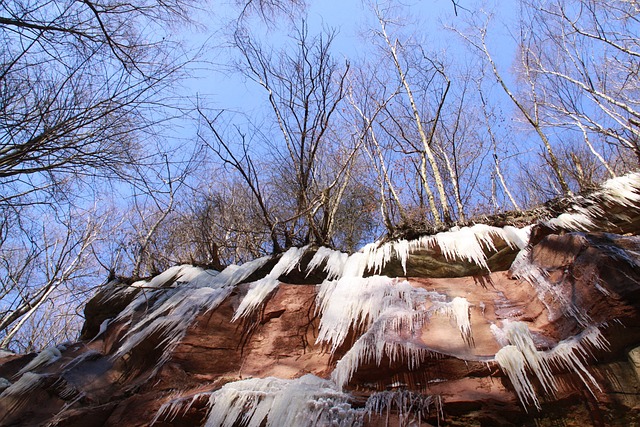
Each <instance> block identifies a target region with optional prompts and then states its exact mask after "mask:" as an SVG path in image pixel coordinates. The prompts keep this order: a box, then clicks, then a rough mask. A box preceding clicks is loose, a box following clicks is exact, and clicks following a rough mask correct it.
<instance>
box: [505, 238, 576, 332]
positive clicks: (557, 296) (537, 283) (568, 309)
mask: <svg viewBox="0 0 640 427" xmlns="http://www.w3.org/2000/svg"><path fill="white" fill-rule="evenodd" d="M511 273H512V274H513V276H514V277H516V278H518V279H520V280H525V281H527V282H529V283H530V284H531V286H533V288H534V289H535V290H536V292H537V293H538V298H539V299H540V301H542V303H543V304H544V305H545V307H546V308H547V312H548V317H549V320H551V321H553V320H556V319H558V318H559V317H560V316H562V315H564V314H566V315H569V316H571V317H573V318H574V319H576V320H577V321H578V322H579V323H581V324H582V325H583V326H587V325H588V323H589V318H588V316H587V315H586V314H585V313H584V311H583V310H581V309H580V308H579V307H577V306H576V305H575V304H574V303H573V302H572V301H571V300H570V299H569V298H567V297H566V296H565V295H564V294H563V287H562V286H555V284H553V283H551V282H550V281H549V279H548V277H547V272H546V271H544V270H543V269H541V268H540V267H537V266H536V265H534V264H533V263H532V262H531V249H530V248H525V249H523V250H521V251H520V252H519V253H518V255H517V256H516V259H515V260H514V261H513V263H512V264H511ZM547 297H549V298H551V299H552V300H553V301H555V302H557V304H549V303H548V302H547ZM556 307H559V308H560V309H557V308H556Z"/></svg>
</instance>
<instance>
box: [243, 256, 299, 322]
mask: <svg viewBox="0 0 640 427" xmlns="http://www.w3.org/2000/svg"><path fill="white" fill-rule="evenodd" d="M308 248H309V246H304V247H302V248H291V249H289V250H288V251H287V252H285V253H284V254H283V255H282V256H281V257H280V259H279V260H278V263H277V264H276V265H275V266H274V267H273V269H272V270H271V271H270V272H269V274H267V275H266V276H265V277H263V278H262V279H260V280H258V281H255V282H253V283H251V285H250V287H249V291H248V292H247V294H246V295H245V296H244V298H243V299H242V301H241V302H240V306H238V309H237V310H236V312H235V314H234V315H233V319H232V320H231V321H232V322H235V321H236V320H238V319H240V318H242V317H245V316H247V315H249V314H250V313H251V312H252V311H253V310H255V308H256V307H258V306H259V305H260V304H262V302H263V301H264V299H265V298H266V297H267V296H269V294H270V293H271V292H273V290H274V289H275V288H276V287H277V286H278V284H279V283H280V282H279V281H278V278H279V277H280V276H282V275H285V274H287V273H289V272H291V270H293V269H294V268H295V267H296V266H297V265H298V263H299V262H300V259H301V258H302V256H303V255H304V253H305V252H306V251H307V249H308Z"/></svg>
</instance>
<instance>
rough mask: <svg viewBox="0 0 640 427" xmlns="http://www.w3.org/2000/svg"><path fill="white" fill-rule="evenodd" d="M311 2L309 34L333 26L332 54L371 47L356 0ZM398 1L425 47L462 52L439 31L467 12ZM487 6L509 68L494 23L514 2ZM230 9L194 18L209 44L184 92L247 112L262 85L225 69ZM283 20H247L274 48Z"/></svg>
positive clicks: (368, 23) (370, 18) (442, 2)
mask: <svg viewBox="0 0 640 427" xmlns="http://www.w3.org/2000/svg"><path fill="white" fill-rule="evenodd" d="M310 3H311V4H310V6H309V7H308V9H307V19H308V24H309V29H310V34H315V33H319V32H320V31H321V30H322V28H323V27H325V28H333V29H336V30H337V31H338V35H337V37H336V39H335V42H334V44H333V51H334V54H335V55H336V56H338V57H340V56H343V57H345V58H347V59H349V60H352V61H355V60H357V58H358V57H360V56H362V55H366V54H367V52H368V51H370V48H371V46H370V43H369V42H368V41H367V40H366V32H367V28H377V27H376V25H377V23H376V22H375V17H374V15H373V13H372V12H371V11H370V10H368V9H367V8H366V6H365V5H363V2H362V1H361V0H346V1H345V0H322V1H316V2H310ZM398 3H399V2H398ZM459 3H460V4H461V6H462V7H466V8H467V9H468V10H471V11H477V10H478V8H479V7H480V6H478V4H480V3H482V2H476V1H466V2H465V1H464V0H462V1H459ZM403 4H404V5H405V7H404V10H405V11H406V12H408V15H409V16H410V19H411V20H412V21H414V22H413V23H412V25H411V26H410V28H411V29H412V31H415V32H416V33H419V34H420V35H421V36H422V37H426V39H427V40H428V43H429V45H430V46H429V48H430V49H437V50H443V49H446V50H447V51H449V52H451V53H453V54H454V55H464V54H465V52H464V51H463V49H462V48H461V41H460V40H459V39H458V37H457V36H456V35H455V34H453V33H452V32H451V31H448V30H446V29H444V28H443V25H444V24H447V23H453V24H460V23H462V20H463V19H464V18H463V15H464V14H466V13H468V12H465V11H464V10H462V9H459V10H458V12H459V15H460V16H458V17H456V16H455V15H454V8H453V4H452V2H451V1H450V0H431V1H413V2H403ZM509 5H510V6H509ZM490 7H491V6H490ZM492 8H493V10H494V11H496V12H497V13H499V16H498V19H497V21H498V24H497V25H494V28H493V30H494V31H495V34H496V37H494V38H493V40H492V42H493V43H492V46H493V47H494V48H495V50H496V52H495V53H496V56H497V57H498V59H499V60H500V62H501V63H502V65H503V66H505V67H509V66H510V62H511V60H510V59H509V58H510V57H511V55H512V52H513V47H512V46H511V45H510V43H509V40H508V37H505V34H504V33H503V31H502V30H501V25H500V24H499V22H500V21H501V20H504V19H510V17H512V16H513V13H514V11H513V4H512V2H508V4H507V5H504V4H502V5H494V6H493V7H492ZM235 13H237V12H236V10H235V9H233V8H230V7H229V8H218V9H216V10H215V12H214V13H213V14H211V15H206V16H205V15H202V16H201V17H200V18H199V19H200V21H202V22H206V28H204V27H203V28H201V29H200V30H199V31H196V32H195V33H191V34H189V35H188V38H189V40H190V41H191V43H192V44H193V45H194V48H199V45H200V44H202V43H204V42H205V41H206V42H207V44H208V45H209V50H208V53H207V54H205V55H204V57H203V58H202V59H203V60H204V61H205V63H204V64H202V65H198V68H199V69H198V70H197V71H196V73H195V74H196V75H197V77H196V78H195V79H193V80H192V81H191V82H190V83H189V90H190V91H192V92H193V93H194V94H195V93H198V94H199V95H200V96H202V97H205V98H206V99H208V100H209V105H210V106H212V107H215V108H223V109H229V110H237V111H242V112H243V113H251V112H253V111H254V110H255V109H256V108H260V106H261V105H262V104H263V102H264V100H265V98H264V93H262V90H261V88H259V87H257V85H255V84H254V83H252V82H246V81H245V79H244V78H243V77H242V76H240V75H239V73H233V72H231V71H229V70H225V66H226V65H228V63H229V62H230V61H231V59H232V57H233V55H234V53H233V50H232V49H229V48H226V47H225V44H224V37H225V35H224V32H225V30H224V28H225V26H226V25H227V23H228V22H229V21H230V20H232V19H233V17H234V16H235V15H234V14H235ZM284 22H285V19H281V20H279V21H278V24H277V26H278V27H277V28H269V29H266V28H265V27H264V25H261V23H260V21H259V20H258V19H253V20H251V24H252V29H253V30H254V31H255V30H259V31H258V32H260V34H262V36H263V37H264V40H263V41H264V42H265V43H268V44H269V45H272V46H273V47H274V48H276V49H277V47H278V46H279V44H281V43H282V42H283V41H284V40H285V39H286V37H287V33H288V27H287V24H284ZM501 33H503V34H501ZM209 61H210V62H209Z"/></svg>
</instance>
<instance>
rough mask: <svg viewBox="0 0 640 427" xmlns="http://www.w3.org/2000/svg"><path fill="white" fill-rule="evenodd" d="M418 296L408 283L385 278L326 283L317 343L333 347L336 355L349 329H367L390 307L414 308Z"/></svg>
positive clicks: (322, 287) (322, 290)
mask: <svg viewBox="0 0 640 427" xmlns="http://www.w3.org/2000/svg"><path fill="white" fill-rule="evenodd" d="M419 293H420V291H418V290H417V289H416V288H414V287H412V286H411V285H410V284H409V283H408V282H407V281H399V280H398V279H390V278H389V277H386V276H372V277H367V278H357V277H345V278H342V279H340V280H338V281H336V282H331V281H325V282H323V283H322V284H321V285H320V289H319V291H318V303H317V307H318V309H319V311H320V313H321V314H322V316H321V318H320V326H319V332H318V338H317V340H316V342H327V343H331V351H332V352H334V351H335V350H336V349H337V348H338V347H339V346H340V345H341V344H342V343H343V342H344V339H345V338H346V336H347V334H348V333H349V330H350V329H352V328H353V329H362V328H368V327H369V326H370V324H371V323H372V322H373V321H375V320H376V319H377V318H378V317H379V316H380V313H382V312H383V311H384V310H386V309H387V308H389V307H391V306H403V307H413V306H415V304H416V300H415V299H416V297H417V294H419Z"/></svg>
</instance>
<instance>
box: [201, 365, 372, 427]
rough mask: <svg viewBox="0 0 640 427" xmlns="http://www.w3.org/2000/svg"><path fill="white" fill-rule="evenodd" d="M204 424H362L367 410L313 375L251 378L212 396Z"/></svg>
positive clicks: (258, 426) (344, 426) (208, 426)
mask: <svg viewBox="0 0 640 427" xmlns="http://www.w3.org/2000/svg"><path fill="white" fill-rule="evenodd" d="M209 406H210V408H211V409H210V411H209V414H208V417H207V420H206V423H205V427H232V426H234V425H243V426H245V427H261V426H264V427H283V426H329V425H331V426H338V427H351V426H360V425H362V420H363V416H364V411H363V410H362V409H354V408H352V407H351V405H350V404H349V395H348V394H345V393H343V392H341V391H340V390H338V389H337V388H336V386H335V384H333V383H331V382H330V381H327V380H323V379H322V378H319V377H316V376H314V375H310V374H308V375H305V376H303V377H300V378H297V379H293V380H284V379H279V378H252V379H248V380H243V381H236V382H232V383H227V384H225V385H224V386H223V387H222V388H220V389H219V390H217V391H215V392H213V393H212V394H211V396H210V399H209Z"/></svg>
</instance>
